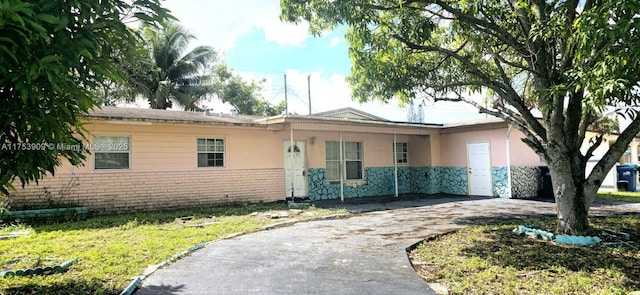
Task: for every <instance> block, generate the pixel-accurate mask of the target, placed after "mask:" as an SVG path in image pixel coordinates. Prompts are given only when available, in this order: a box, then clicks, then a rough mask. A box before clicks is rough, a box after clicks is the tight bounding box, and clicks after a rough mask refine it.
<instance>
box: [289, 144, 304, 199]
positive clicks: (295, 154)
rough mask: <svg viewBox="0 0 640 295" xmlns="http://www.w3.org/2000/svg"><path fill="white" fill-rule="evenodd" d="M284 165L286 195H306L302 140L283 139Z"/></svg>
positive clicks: (300, 196)
mask: <svg viewBox="0 0 640 295" xmlns="http://www.w3.org/2000/svg"><path fill="white" fill-rule="evenodd" d="M283 150H284V167H285V172H286V179H285V182H286V189H287V191H286V197H287V198H290V197H291V195H292V193H293V197H296V198H302V197H306V196H307V175H306V169H305V165H304V164H305V144H304V141H294V142H293V145H291V142H290V141H285V142H284V145H283Z"/></svg>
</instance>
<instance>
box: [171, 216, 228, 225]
mask: <svg viewBox="0 0 640 295" xmlns="http://www.w3.org/2000/svg"><path fill="white" fill-rule="evenodd" d="M174 222H175V223H177V224H180V225H182V226H189V227H202V226H208V225H213V224H217V223H219V222H218V221H216V217H215V216H210V217H208V218H201V219H196V218H195V216H186V217H178V218H176V219H175V220H174Z"/></svg>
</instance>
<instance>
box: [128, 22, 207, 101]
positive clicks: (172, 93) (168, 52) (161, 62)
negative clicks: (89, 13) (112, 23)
mask: <svg viewBox="0 0 640 295" xmlns="http://www.w3.org/2000/svg"><path fill="white" fill-rule="evenodd" d="M144 36H145V42H147V44H148V48H147V49H148V50H149V53H150V58H151V68H150V69H149V70H150V71H147V72H146V74H145V73H142V74H140V73H139V72H138V73H136V71H135V70H134V71H133V72H132V74H133V75H136V78H140V79H141V80H140V81H138V82H136V83H135V84H134V85H130V87H132V88H133V89H134V90H133V93H134V94H141V95H142V96H144V97H145V98H147V99H148V100H149V104H150V106H151V108H154V109H166V108H170V107H171V106H172V104H173V103H172V102H173V101H175V102H177V103H178V104H179V105H181V106H183V107H184V108H185V109H186V110H198V109H199V107H198V106H197V103H198V102H199V101H200V100H201V99H203V98H204V97H205V95H207V94H209V93H211V91H212V88H211V86H210V82H211V81H210V75H209V74H207V73H206V70H207V69H208V68H210V67H211V65H212V64H213V62H215V61H216V52H215V51H214V50H213V48H211V47H209V46H198V47H196V48H194V49H192V50H191V51H189V52H186V51H187V49H188V48H189V43H190V42H191V41H192V40H194V39H195V37H194V36H193V35H191V34H189V32H187V31H186V30H185V29H184V28H182V27H181V26H180V25H179V24H178V23H176V22H168V23H166V24H164V26H163V27H162V28H155V27H150V26H148V27H146V28H144ZM140 65H141V66H142V67H147V66H148V65H149V60H148V59H146V58H145V59H142V60H140ZM130 87H128V86H127V85H125V88H130Z"/></svg>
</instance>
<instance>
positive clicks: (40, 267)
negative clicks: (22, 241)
mask: <svg viewBox="0 0 640 295" xmlns="http://www.w3.org/2000/svg"><path fill="white" fill-rule="evenodd" d="M62 260H63V259H61V258H34V259H32V258H16V259H12V260H9V261H7V262H5V264H4V266H3V271H0V278H10V277H28V276H33V275H37V276H48V275H52V274H56V273H63V272H65V271H67V270H68V269H69V267H71V265H73V263H74V262H75V261H77V260H78V259H71V260H67V261H64V262H62V263H60V264H55V265H52V264H51V262H53V263H55V262H57V261H62ZM47 262H49V263H47ZM24 263H27V264H29V265H31V267H20V268H18V269H15V268H13V269H12V266H19V265H20V266H21V265H22V264H24ZM44 265H47V266H44Z"/></svg>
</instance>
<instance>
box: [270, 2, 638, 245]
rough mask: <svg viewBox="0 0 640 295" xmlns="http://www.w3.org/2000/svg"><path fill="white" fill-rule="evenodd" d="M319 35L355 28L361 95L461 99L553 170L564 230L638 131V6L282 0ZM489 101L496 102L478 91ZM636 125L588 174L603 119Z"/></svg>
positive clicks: (574, 224) (583, 221)
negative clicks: (517, 135)
mask: <svg viewBox="0 0 640 295" xmlns="http://www.w3.org/2000/svg"><path fill="white" fill-rule="evenodd" d="M281 6H282V15H281V17H282V19H284V20H286V21H290V22H300V21H303V20H305V21H308V22H309V23H310V28H311V31H312V32H313V33H316V34H320V33H321V32H323V31H324V30H330V29H333V28H335V27H336V26H339V25H346V26H347V31H346V39H347V42H348V44H349V56H350V57H351V59H352V68H351V76H350V77H349V78H348V80H349V82H350V83H351V85H352V90H353V96H354V98H356V99H358V100H360V101H367V100H371V99H378V100H383V101H388V100H389V99H390V98H392V97H396V98H399V99H400V100H403V101H405V102H406V101H408V100H410V99H411V98H415V97H420V98H423V97H427V98H430V99H432V100H434V101H439V100H448V101H464V102H467V103H469V104H472V105H474V106H475V107H477V108H478V109H479V110H480V112H483V113H488V114H491V115H493V116H496V117H499V118H502V119H504V120H505V121H507V122H508V123H509V124H511V125H512V126H514V127H515V128H517V129H519V130H520V131H522V132H523V133H524V135H525V139H524V142H525V143H527V144H528V145H529V146H530V147H531V148H532V149H533V150H534V151H535V152H536V153H538V154H540V155H541V156H542V157H543V158H544V159H545V160H546V162H547V164H548V166H549V168H550V171H551V175H552V181H553V185H554V194H555V198H556V203H557V206H558V230H559V231H560V232H563V233H574V232H576V233H579V232H584V231H586V230H587V228H588V219H587V214H588V210H589V207H590V206H591V204H592V202H593V200H594V198H595V194H596V191H597V189H598V188H599V187H600V184H601V182H602V179H603V178H604V176H605V175H606V173H607V172H608V171H609V169H611V168H612V167H613V165H614V164H615V162H616V161H617V160H618V159H619V158H620V157H621V155H622V153H623V152H624V151H625V150H626V149H627V146H628V144H629V142H630V141H631V140H632V139H633V137H634V136H635V135H636V134H637V133H638V132H639V131H640V118H638V116H637V109H636V108H635V106H637V105H638V104H639V103H640V95H639V92H638V86H639V81H640V51H639V50H637V48H640V47H639V46H640V16H639V15H638V11H640V2H638V1H613V0H553V1H552V0H514V1H457V0H456V1H453V0H400V1H396V0H281ZM482 91H485V92H484V93H486V94H487V97H486V99H487V103H486V104H485V103H480V102H477V101H474V100H472V99H470V97H471V96H470V95H468V94H469V93H473V92H482ZM616 115H622V116H625V117H626V118H627V119H629V120H630V121H631V123H630V124H629V125H628V126H627V128H626V129H624V130H622V131H621V132H620V134H619V136H618V137H617V140H616V141H615V142H614V143H610V148H609V150H608V152H607V153H606V154H604V155H603V156H602V158H601V159H599V161H598V162H597V164H596V165H595V167H594V168H593V170H592V171H591V172H590V173H588V174H587V171H586V164H587V161H588V160H589V159H590V158H591V157H592V155H593V153H594V151H595V150H596V148H598V146H600V145H601V144H602V143H603V141H604V136H603V135H604V134H603V133H602V132H596V133H595V135H590V134H592V133H590V132H588V131H597V128H594V127H595V126H597V125H598V121H599V120H600V119H601V118H606V117H609V121H611V117H612V116H613V117H615V116H616Z"/></svg>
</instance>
